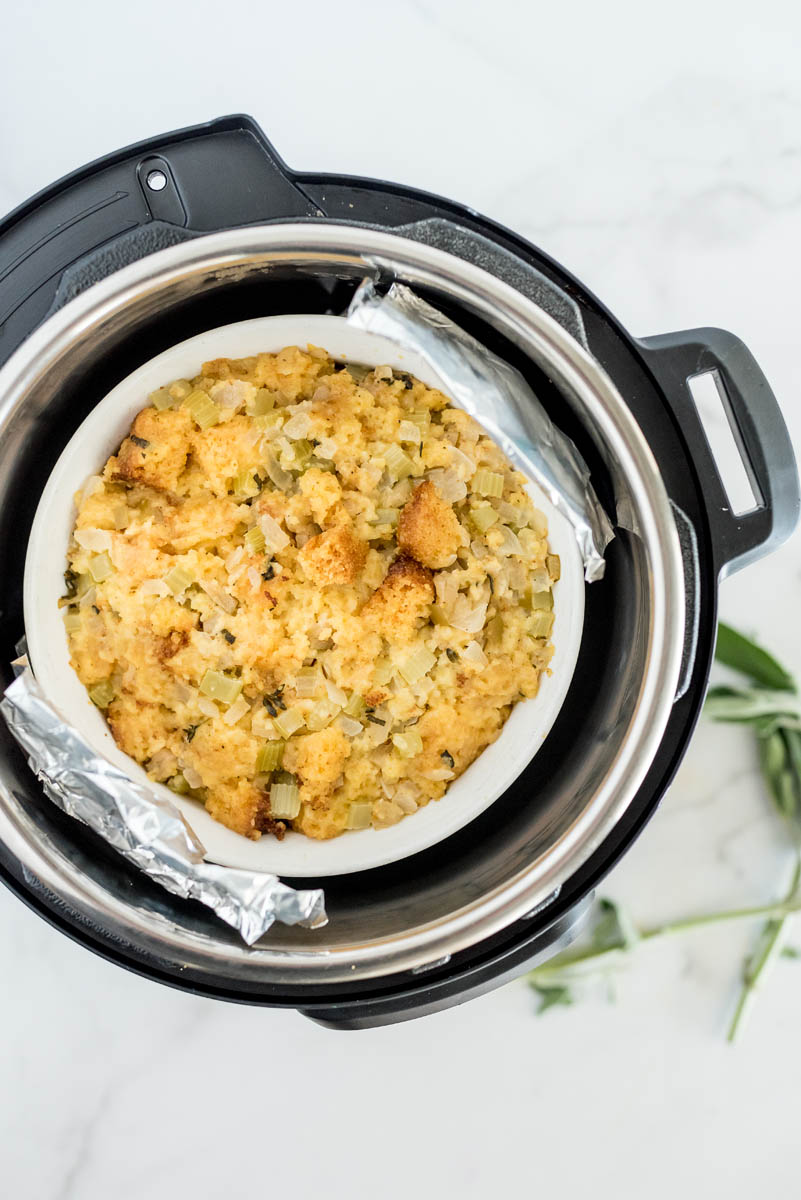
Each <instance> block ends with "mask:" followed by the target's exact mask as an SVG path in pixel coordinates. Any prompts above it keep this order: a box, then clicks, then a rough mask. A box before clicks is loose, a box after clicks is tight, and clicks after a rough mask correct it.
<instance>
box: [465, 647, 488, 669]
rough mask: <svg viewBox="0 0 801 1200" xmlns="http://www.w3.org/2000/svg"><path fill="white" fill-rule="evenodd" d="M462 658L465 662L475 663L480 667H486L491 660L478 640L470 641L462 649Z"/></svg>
mask: <svg viewBox="0 0 801 1200" xmlns="http://www.w3.org/2000/svg"><path fill="white" fill-rule="evenodd" d="M462 658H463V659H464V661H465V662H470V663H475V664H476V666H479V667H486V665H487V663H488V662H489V659H488V658H487V656H486V654H485V653H484V651H483V650H482V649H481V647H480V646H479V644H478V642H468V643H467V645H466V646H465V648H464V650H463V651H462Z"/></svg>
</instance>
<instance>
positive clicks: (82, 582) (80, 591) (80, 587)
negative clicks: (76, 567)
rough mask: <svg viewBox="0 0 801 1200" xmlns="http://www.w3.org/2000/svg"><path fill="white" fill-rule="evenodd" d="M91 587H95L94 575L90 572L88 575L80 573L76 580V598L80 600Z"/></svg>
mask: <svg viewBox="0 0 801 1200" xmlns="http://www.w3.org/2000/svg"><path fill="white" fill-rule="evenodd" d="M91 587H94V582H93V581H92V576H91V575H89V574H88V573H87V574H86V575H79V576H78V578H77V579H76V580H75V599H76V600H80V599H81V598H82V597H83V596H85V595H86V593H87V592H88V591H89V589H90V588H91Z"/></svg>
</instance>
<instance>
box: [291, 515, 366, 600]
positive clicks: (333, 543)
mask: <svg viewBox="0 0 801 1200" xmlns="http://www.w3.org/2000/svg"><path fill="white" fill-rule="evenodd" d="M366 558H367V546H366V545H365V543H364V542H363V541H362V540H361V538H358V537H356V535H355V534H354V533H353V532H352V531H351V530H350V529H348V528H346V527H341V528H339V529H327V530H326V531H325V532H324V533H318V534H317V535H316V536H315V537H312V538H309V540H308V542H306V544H305V546H303V548H302V549H301V550H300V552H299V553H298V560H299V561H300V564H301V566H302V567H303V570H304V571H305V573H306V575H307V576H308V577H309V579H311V581H312V583H316V584H318V585H319V586H320V587H325V586H326V584H330V583H353V581H354V579H356V578H357V577H358V575H359V573H360V572H361V569H362V567H363V566H364V562H365V559H366Z"/></svg>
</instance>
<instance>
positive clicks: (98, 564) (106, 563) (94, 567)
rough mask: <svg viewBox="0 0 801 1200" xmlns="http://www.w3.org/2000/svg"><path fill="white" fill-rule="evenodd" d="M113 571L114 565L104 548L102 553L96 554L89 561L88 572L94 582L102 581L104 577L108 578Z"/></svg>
mask: <svg viewBox="0 0 801 1200" xmlns="http://www.w3.org/2000/svg"><path fill="white" fill-rule="evenodd" d="M113 573H114V567H113V565H112V562H111V559H110V558H109V556H108V553H107V552H106V551H105V550H104V551H103V553H102V554H96V555H95V556H94V558H93V559H91V560H90V562H89V574H90V575H91V576H92V579H94V581H95V583H102V582H103V580H104V579H108V577H109V575H112V574H113Z"/></svg>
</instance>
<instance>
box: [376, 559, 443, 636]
mask: <svg viewBox="0 0 801 1200" xmlns="http://www.w3.org/2000/svg"><path fill="white" fill-rule="evenodd" d="M433 600H434V579H433V576H432V574H431V571H430V570H429V569H428V567H423V566H421V565H420V563H419V562H417V560H416V559H414V558H410V557H409V556H408V555H406V554H399V555H398V557H397V558H396V559H395V561H394V562H393V563H392V565H391V566H390V568H389V570H388V571H387V573H386V575H385V576H384V581H383V583H382V584H381V585H380V587H378V588H377V589H376V591H374V592H373V594H372V596H371V597H370V599H369V600H368V601H367V603H366V604H365V606H364V608H363V609H362V616H363V617H364V618H365V620H367V621H368V622H369V623H370V624H371V625H373V626H375V627H376V628H377V629H380V630H381V632H382V633H383V634H384V635H385V636H386V637H391V636H392V635H393V634H398V635H400V636H403V635H404V634H407V633H408V632H409V631H410V630H411V629H413V628H414V625H415V622H416V621H417V620H419V618H420V617H424V616H425V615H426V613H427V611H428V607H429V605H430V604H432V603H433Z"/></svg>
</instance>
